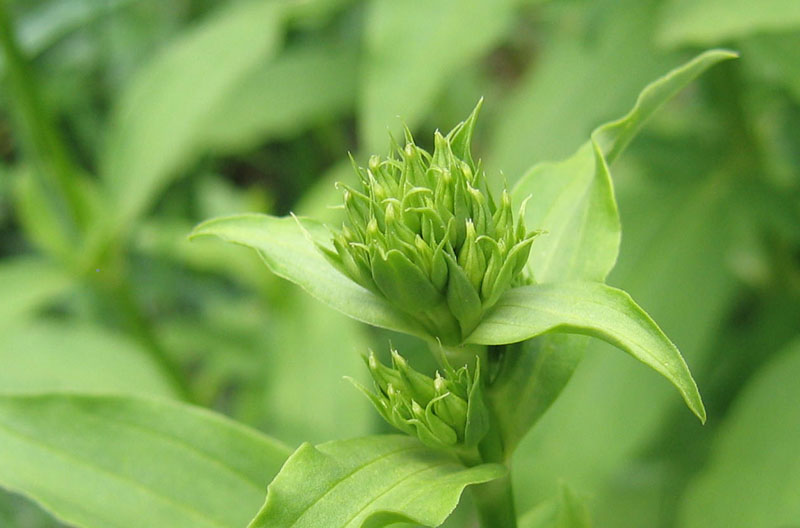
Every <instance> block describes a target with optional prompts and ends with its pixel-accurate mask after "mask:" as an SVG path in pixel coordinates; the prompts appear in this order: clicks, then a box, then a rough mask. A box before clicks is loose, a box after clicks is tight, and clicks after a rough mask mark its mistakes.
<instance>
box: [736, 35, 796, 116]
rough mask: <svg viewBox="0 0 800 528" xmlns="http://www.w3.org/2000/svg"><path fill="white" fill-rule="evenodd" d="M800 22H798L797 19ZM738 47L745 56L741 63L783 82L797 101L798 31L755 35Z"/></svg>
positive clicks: (769, 77) (773, 79) (760, 74)
mask: <svg viewBox="0 0 800 528" xmlns="http://www.w3.org/2000/svg"><path fill="white" fill-rule="evenodd" d="M798 26H800V22H798ZM739 47H740V48H741V50H742V54H743V57H745V58H746V60H744V61H743V64H744V65H745V66H746V67H747V69H748V70H749V71H750V72H752V73H753V74H755V75H758V76H759V77H761V78H763V79H767V80H769V81H771V82H774V83H777V84H781V85H783V86H786V87H787V88H788V89H789V90H790V91H791V93H792V94H793V95H794V97H795V100H796V101H800V53H797V50H798V49H800V32H798V33H789V34H785V33H782V34H775V35H769V34H768V35H754V36H752V37H750V38H747V39H744V40H743V41H742V42H741V43H740V44H739Z"/></svg>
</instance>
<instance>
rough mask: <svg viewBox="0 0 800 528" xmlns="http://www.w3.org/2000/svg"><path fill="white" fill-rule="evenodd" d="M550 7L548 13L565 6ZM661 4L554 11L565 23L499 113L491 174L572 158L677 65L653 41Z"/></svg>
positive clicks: (617, 1) (627, 0) (634, 1)
mask: <svg viewBox="0 0 800 528" xmlns="http://www.w3.org/2000/svg"><path fill="white" fill-rule="evenodd" d="M552 4H553V5H552V6H551V7H550V8H548V9H545V11H544V13H545V14H547V13H550V12H551V11H550V10H551V9H559V10H563V9H564V7H563V6H562V5H560V4H562V3H561V2H553V3H552ZM657 4H658V2H656V1H654V0H601V1H598V2H592V4H591V6H592V8H591V9H589V8H587V5H586V4H575V5H574V6H573V7H572V9H573V11H568V12H566V13H563V12H562V11H556V13H557V14H558V15H559V16H558V18H557V19H556V20H557V21H558V22H559V23H560V24H561V25H560V26H557V27H555V28H554V30H553V31H554V36H553V38H551V39H549V40H548V42H547V44H546V46H545V47H544V48H543V49H542V51H541V55H540V56H538V57H537V60H536V63H535V67H533V68H531V69H530V70H529V71H528V73H527V74H526V75H525V77H524V78H523V79H521V80H520V81H519V83H518V84H517V86H516V87H515V89H514V92H513V93H512V94H511V95H510V96H509V97H508V98H507V100H506V102H505V103H504V105H503V107H502V108H501V109H500V112H499V113H498V115H497V125H496V129H495V132H494V134H493V135H492V140H491V142H490V145H489V150H488V153H487V155H486V159H485V161H486V166H487V168H488V169H489V172H490V173H492V172H493V171H502V172H503V173H504V174H505V175H506V177H507V178H508V180H509V182H510V183H512V184H513V183H515V182H516V181H517V180H518V179H519V178H520V177H521V176H522V175H523V174H524V173H525V171H526V170H528V169H529V168H530V167H531V166H533V165H534V164H536V163H540V162H543V161H546V160H558V159H563V158H565V157H566V156H569V155H570V154H571V153H572V152H574V151H575V150H576V149H577V148H578V147H579V146H580V145H581V144H583V143H584V142H585V141H586V138H587V137H588V136H589V134H590V133H591V131H592V130H593V129H594V128H595V127H597V126H598V125H600V124H601V123H603V122H604V121H606V120H608V119H613V118H614V117H615V116H618V115H621V114H622V113H623V112H625V111H626V110H627V109H628V108H630V106H631V103H632V102H633V100H634V99H635V97H636V95H637V94H638V93H639V92H640V90H641V89H642V86H645V85H646V84H647V83H648V82H650V81H651V80H652V79H654V78H656V77H658V76H659V75H661V74H662V73H663V72H664V71H666V70H668V69H669V68H670V66H672V65H674V64H675V62H677V59H673V58H670V57H668V56H665V55H664V53H663V52H660V51H659V50H657V49H655V48H654V46H653V44H652V42H651V41H652V30H653V25H654V23H655V21H656V20H657V18H658V17H657V15H656V13H657V8H658V5H657ZM551 16H552V15H551ZM576 27H577V28H578V31H576ZM532 227H536V226H532ZM534 246H535V244H534Z"/></svg>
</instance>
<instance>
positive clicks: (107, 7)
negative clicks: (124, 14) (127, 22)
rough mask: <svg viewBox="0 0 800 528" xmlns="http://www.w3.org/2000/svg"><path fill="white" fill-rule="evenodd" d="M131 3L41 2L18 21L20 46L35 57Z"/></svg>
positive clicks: (88, 0) (118, 0) (121, 0)
mask: <svg viewBox="0 0 800 528" xmlns="http://www.w3.org/2000/svg"><path fill="white" fill-rule="evenodd" d="M133 1H134V0H106V1H105V2H92V1H91V0H60V1H58V2H44V3H42V5H40V6H39V7H37V8H36V9H34V10H33V11H31V12H30V13H27V14H26V15H25V16H24V17H22V18H21V19H20V20H19V40H20V45H21V46H22V47H23V49H25V51H26V52H27V54H28V56H36V55H39V54H40V53H42V52H43V51H45V50H46V49H47V48H49V47H51V46H52V45H54V44H55V43H56V42H58V41H59V40H60V39H62V38H64V37H65V36H67V35H68V34H69V33H71V32H72V31H74V30H76V29H79V28H80V27H82V26H85V25H87V24H88V23H90V22H92V21H93V20H95V19H97V18H100V17H103V16H106V15H109V14H111V13H113V12H114V11H116V10H117V9H119V8H121V7H124V6H126V5H127V4H131V3H133Z"/></svg>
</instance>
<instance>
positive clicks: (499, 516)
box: [471, 473, 517, 528]
mask: <svg viewBox="0 0 800 528" xmlns="http://www.w3.org/2000/svg"><path fill="white" fill-rule="evenodd" d="M471 490H472V498H473V500H474V502H475V507H476V508H477V509H478V518H479V519H480V522H481V526H482V527H483V528H517V514H516V511H515V509H514V496H513V494H512V491H511V474H510V473H509V474H508V475H506V476H505V477H503V478H500V479H497V480H493V481H491V482H487V483H485V484H478V485H477V486H472V488H471Z"/></svg>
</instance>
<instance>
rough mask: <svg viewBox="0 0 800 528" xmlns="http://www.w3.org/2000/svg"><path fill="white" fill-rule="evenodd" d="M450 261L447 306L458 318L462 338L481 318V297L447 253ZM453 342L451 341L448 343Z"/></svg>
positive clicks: (446, 256) (470, 331)
mask: <svg viewBox="0 0 800 528" xmlns="http://www.w3.org/2000/svg"><path fill="white" fill-rule="evenodd" d="M445 258H446V259H447V263H448V271H449V277H448V281H447V306H448V307H449V308H450V311H451V312H452V314H453V315H454V316H455V317H456V319H458V324H459V326H460V327H461V336H462V338H464V337H466V336H468V335H469V334H471V333H472V331H473V330H474V329H475V327H476V326H478V323H479V322H480V320H481V314H482V312H483V309H482V305H481V298H480V296H479V295H478V292H477V291H475V288H473V287H472V284H470V281H469V279H468V278H467V276H466V274H465V273H464V270H463V269H461V266H459V265H458V264H457V263H456V261H455V259H453V257H451V256H450V255H449V254H445ZM446 344H451V343H446Z"/></svg>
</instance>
